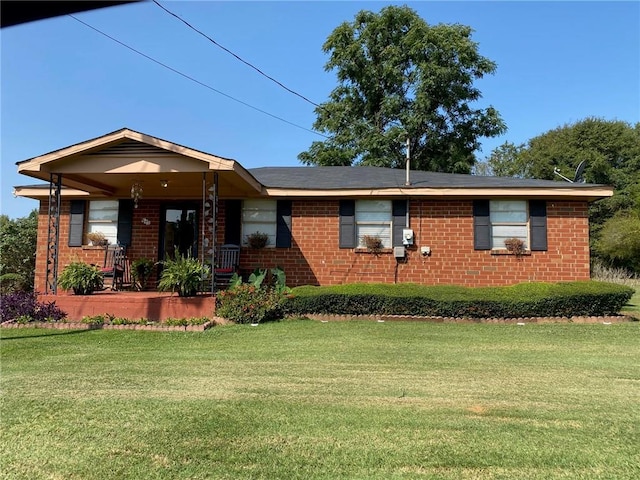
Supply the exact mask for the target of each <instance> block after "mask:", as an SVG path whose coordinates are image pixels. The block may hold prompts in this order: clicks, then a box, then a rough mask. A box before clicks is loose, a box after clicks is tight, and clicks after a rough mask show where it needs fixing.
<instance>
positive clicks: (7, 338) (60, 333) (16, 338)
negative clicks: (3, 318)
mask: <svg viewBox="0 0 640 480" xmlns="http://www.w3.org/2000/svg"><path fill="white" fill-rule="evenodd" d="M91 330H92V329H87V330H65V331H62V332H61V331H53V332H51V330H49V332H51V333H46V334H41V335H20V336H18V337H5V336H4V335H3V334H0V341H3V342H4V341H7V340H19V339H23V338H40V337H53V336H54V335H74V334H76V333H87V332H90V331H91Z"/></svg>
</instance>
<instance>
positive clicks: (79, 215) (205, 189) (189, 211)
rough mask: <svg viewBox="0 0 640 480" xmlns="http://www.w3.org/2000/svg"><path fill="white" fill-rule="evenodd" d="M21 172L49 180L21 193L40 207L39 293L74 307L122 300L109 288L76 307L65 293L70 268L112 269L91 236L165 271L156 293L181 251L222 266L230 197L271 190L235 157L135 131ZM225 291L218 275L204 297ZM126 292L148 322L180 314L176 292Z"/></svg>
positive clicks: (33, 162)
mask: <svg viewBox="0 0 640 480" xmlns="http://www.w3.org/2000/svg"><path fill="white" fill-rule="evenodd" d="M18 170H19V172H20V173H23V174H25V175H29V176H31V177H34V178H38V179H40V180H44V181H46V182H47V183H46V184H42V185H37V186H25V187H17V188H16V194H17V195H21V196H26V197H30V198H35V199H38V200H40V223H39V227H38V228H39V232H38V250H37V260H36V289H37V291H39V292H42V293H43V294H44V295H46V296H51V295H58V296H59V297H60V300H59V301H57V303H60V302H65V303H66V304H69V305H75V304H82V303H84V304H86V305H92V304H93V303H99V302H100V301H102V300H104V301H110V300H109V299H111V298H113V294H112V292H106V291H105V292H98V293H96V294H94V295H93V296H89V297H86V298H82V299H78V300H76V299H72V297H71V298H69V297H68V296H67V295H66V294H65V292H62V291H59V288H58V285H57V281H58V277H59V274H60V273H61V272H62V270H63V269H64V267H65V266H66V265H68V264H69V263H71V262H74V261H83V262H86V263H91V264H94V265H98V266H104V265H103V264H104V261H105V257H104V247H103V246H95V245H92V244H91V242H90V241H89V238H88V236H87V235H88V234H89V233H92V232H96V231H101V232H102V233H105V234H106V237H107V239H108V240H109V242H110V244H111V245H118V246H121V247H123V248H124V249H125V251H126V257H127V261H128V262H129V264H132V263H133V262H135V261H136V260H138V259H148V260H150V261H152V262H153V263H154V265H156V268H155V270H154V273H153V274H152V277H151V279H150V283H149V284H148V287H149V289H154V288H155V285H157V281H158V278H159V274H160V269H161V268H162V262H163V261H165V260H167V259H172V258H175V257H176V256H177V255H178V254H181V255H189V256H192V257H194V258H197V259H199V261H200V262H201V263H203V264H207V265H210V266H215V264H216V259H217V253H218V251H219V248H220V246H222V245H223V244H224V243H225V225H224V223H225V222H224V221H223V220H222V219H223V218H224V202H219V199H220V198H225V199H243V198H252V197H259V196H260V195H261V193H262V191H261V190H262V186H261V185H260V183H259V182H258V181H257V180H256V179H255V178H254V177H253V176H252V175H251V174H250V173H249V172H248V171H247V170H245V169H244V168H243V167H242V166H241V165H240V164H238V163H237V162H236V161H234V160H231V159H226V158H222V157H217V156H214V155H211V154H207V153H204V152H201V151H198V150H194V149H191V148H187V147H184V146H181V145H177V144H174V143H171V142H168V141H165V140H161V139H158V138H155V137H151V136H149V135H145V134H142V133H139V132H135V131H132V130H129V129H122V130H119V131H116V132H113V133H111V134H107V135H105V136H102V137H99V138H96V139H93V140H89V141H86V142H83V143H80V144H77V145H73V146H71V147H67V148H64V149H61V150H57V151H54V152H51V153H48V154H45V155H42V156H40V157H36V158H32V159H29V160H25V161H24V162H21V163H20V164H19V165H18ZM235 221H237V222H239V221H240V219H237V220H235ZM238 243H239V242H238ZM216 290H217V285H216V277H215V276H214V275H211V276H210V281H209V285H206V286H203V288H201V291H203V292H206V293H208V294H209V298H210V300H209V302H210V303H213V295H214V294H215V292H216ZM120 294H121V295H126V296H127V300H126V303H131V302H133V303H134V304H135V305H136V307H135V308H136V309H137V310H136V313H135V315H138V314H139V315H140V316H146V315H147V314H148V313H149V312H150V313H154V312H164V311H165V310H166V311H170V310H171V308H174V307H173V306H169V305H173V304H176V301H175V300H173V299H172V298H171V296H170V295H165V294H158V293H155V292H139V293H138V292H128V291H123V292H120ZM174 298H177V297H176V296H174ZM196 298H199V297H196ZM94 299H100V300H94ZM142 299H145V301H144V302H143V301H142ZM122 301H123V300H122V299H121V300H120V302H122ZM117 302H118V301H117V300H114V301H113V302H112V303H114V304H116V303H117ZM142 303H146V306H143V305H142ZM183 303H185V304H190V303H194V304H204V303H206V302H204V301H203V300H186V301H185V302H183ZM139 304H140V305H139ZM160 305H161V306H160ZM209 306H211V305H209ZM70 308H76V307H75V306H73V307H70ZM87 308H89V307H87ZM91 308H92V307H91ZM207 308H209V307H207ZM167 309H169V310H167ZM138 312H139V313H138ZM102 313H104V312H102ZM210 314H212V311H211V313H210ZM132 315H134V313H129V314H127V316H129V317H131V316H132Z"/></svg>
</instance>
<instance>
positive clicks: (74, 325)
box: [0, 314, 638, 332]
mask: <svg viewBox="0 0 640 480" xmlns="http://www.w3.org/2000/svg"><path fill="white" fill-rule="evenodd" d="M304 317H305V318H308V319H310V320H316V321H320V322H346V321H349V320H365V321H377V322H425V323H503V324H527V323H624V322H637V321H638V319H636V318H634V317H632V316H628V315H607V316H603V317H523V318H456V317H422V316H419V315H320V314H309V315H304ZM232 323H233V322H230V321H228V320H226V319H224V318H222V317H213V318H212V319H211V320H210V321H209V322H206V323H204V324H202V325H187V326H179V325H161V324H156V325H139V324H131V325H110V324H103V325H92V324H88V323H79V322H51V323H48V322H31V323H15V322H11V321H9V322H4V323H0V328H48V329H58V330H146V331H154V332H204V331H205V330H208V329H209V328H212V327H214V326H216V325H229V324H232Z"/></svg>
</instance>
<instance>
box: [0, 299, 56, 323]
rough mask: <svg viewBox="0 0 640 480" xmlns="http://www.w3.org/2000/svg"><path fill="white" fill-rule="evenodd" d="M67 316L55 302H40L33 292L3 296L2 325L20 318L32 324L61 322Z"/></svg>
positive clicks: (0, 308)
mask: <svg viewBox="0 0 640 480" xmlns="http://www.w3.org/2000/svg"><path fill="white" fill-rule="evenodd" d="M66 316H67V314H66V313H64V312H63V311H62V310H60V308H58V307H57V306H56V303H55V302H38V297H37V295H36V294H35V293H33V292H13V293H9V294H7V295H3V296H2V301H1V302H0V323H2V322H8V321H14V320H16V319H18V318H20V319H22V320H24V319H30V320H29V321H32V322H59V321H60V320H62V319H64V318H66Z"/></svg>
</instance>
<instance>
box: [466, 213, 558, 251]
mask: <svg viewBox="0 0 640 480" xmlns="http://www.w3.org/2000/svg"><path fill="white" fill-rule="evenodd" d="M508 238H519V239H520V240H522V241H523V242H524V246H525V248H526V249H527V250H531V251H544V250H547V202H546V201H545V200H529V201H526V200H475V201H474V202H473V244H474V248H475V249H476V250H496V249H503V248H505V245H504V241H505V240H507V239H508Z"/></svg>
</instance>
